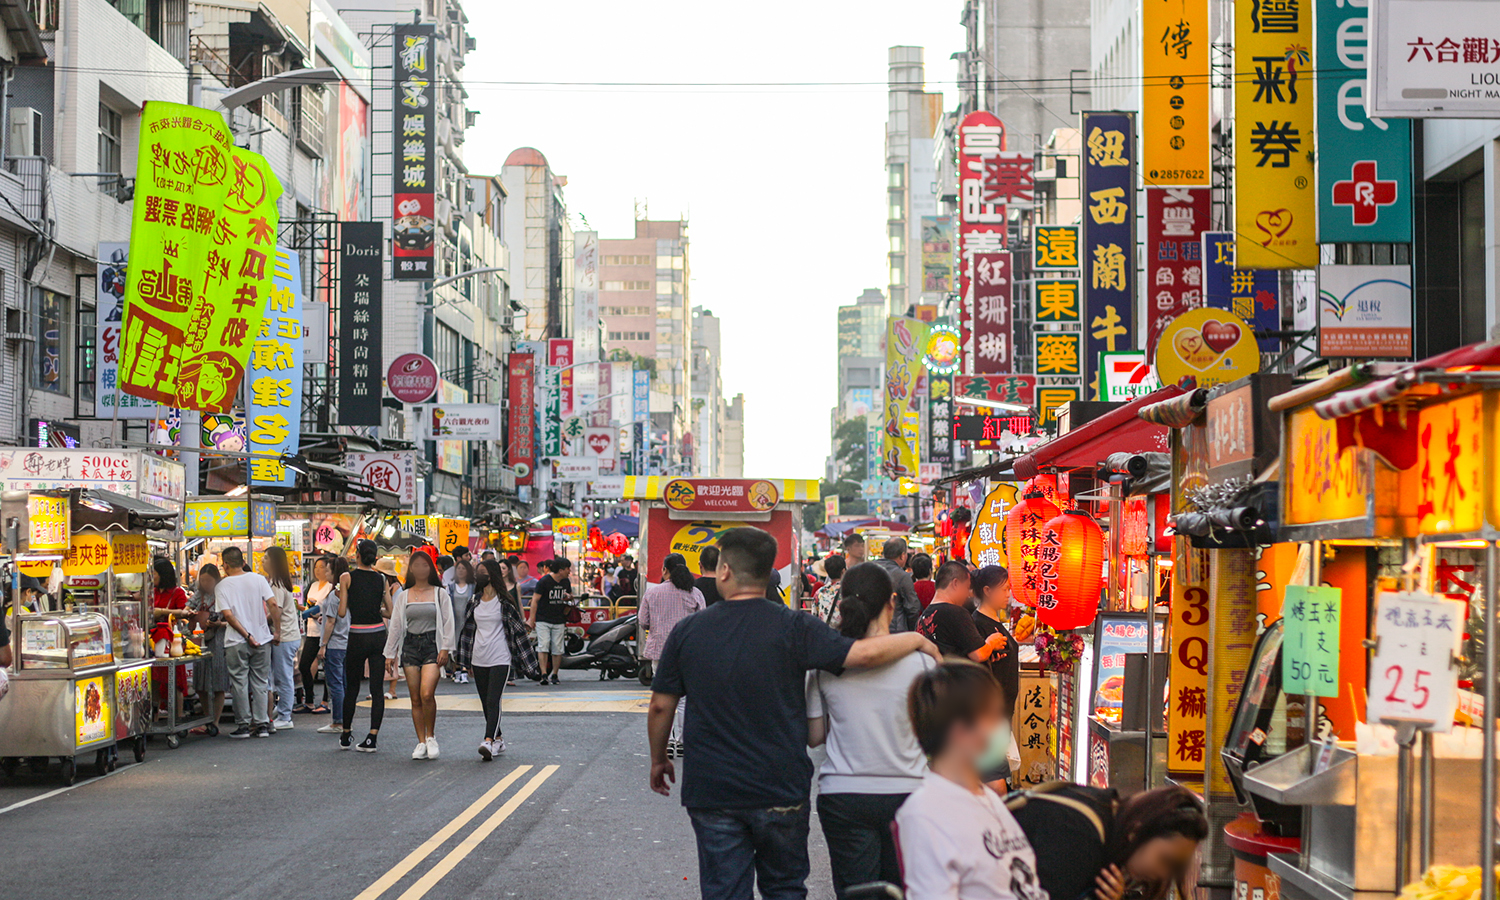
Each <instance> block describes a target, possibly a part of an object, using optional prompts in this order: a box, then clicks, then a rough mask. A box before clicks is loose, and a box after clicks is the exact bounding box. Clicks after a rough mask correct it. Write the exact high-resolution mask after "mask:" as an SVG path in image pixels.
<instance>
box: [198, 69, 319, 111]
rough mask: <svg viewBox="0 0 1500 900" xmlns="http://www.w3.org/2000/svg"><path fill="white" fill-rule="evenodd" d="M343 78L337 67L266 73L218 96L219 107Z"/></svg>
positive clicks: (237, 104) (222, 107) (229, 108)
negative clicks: (273, 73)
mask: <svg viewBox="0 0 1500 900" xmlns="http://www.w3.org/2000/svg"><path fill="white" fill-rule="evenodd" d="M342 80H343V76H342V75H340V74H339V72H338V70H337V69H333V68H326V69H293V70H291V71H290V72H282V73H280V74H277V75H267V76H266V77H265V78H261V79H258V80H256V81H252V82H250V83H249V84H247V85H245V86H244V87H240V88H235V89H234V90H232V91H230V92H229V93H227V94H225V95H224V96H222V97H220V98H219V109H221V110H223V111H224V112H229V111H230V110H232V109H234V108H235V107H239V106H244V105H245V104H246V103H249V102H250V101H252V100H259V99H260V98H261V97H264V96H265V95H267V94H274V93H276V92H277V91H284V90H288V89H290V88H295V87H303V86H305V85H318V84H336V83H338V82H340V81H342Z"/></svg>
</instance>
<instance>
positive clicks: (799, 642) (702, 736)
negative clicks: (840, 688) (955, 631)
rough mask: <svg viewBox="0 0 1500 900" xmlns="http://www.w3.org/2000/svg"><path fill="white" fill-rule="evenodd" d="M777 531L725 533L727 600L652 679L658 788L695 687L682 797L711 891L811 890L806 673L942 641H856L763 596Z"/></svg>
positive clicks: (683, 627) (692, 621)
mask: <svg viewBox="0 0 1500 900" xmlns="http://www.w3.org/2000/svg"><path fill="white" fill-rule="evenodd" d="M776 550H777V545H776V539H775V538H773V537H771V535H770V534H768V533H766V532H764V531H761V530H760V529H758V528H748V527H746V528H733V529H730V530H729V531H727V532H725V533H724V535H723V537H721V538H720V539H719V567H718V570H717V573H716V574H717V578H718V584H719V592H720V593H721V594H723V596H724V600H723V601H722V602H720V603H716V604H714V605H713V606H712V607H710V608H708V609H705V610H703V611H701V612H697V613H693V614H692V615H690V616H688V617H687V618H685V619H683V620H682V621H681V622H679V623H677V627H676V628H674V629H672V635H671V637H669V638H668V639H667V644H666V647H664V648H663V650H662V656H661V659H660V660H659V661H658V662H657V668H656V677H655V679H654V680H653V681H652V684H651V691H652V694H651V708H650V712H649V715H648V716H647V726H646V727H647V732H648V734H649V736H650V740H651V789H652V790H654V791H656V792H657V793H659V794H662V795H663V796H667V795H669V794H670V793H671V787H670V784H669V782H675V781H676V780H677V773H676V770H675V769H674V767H673V765H672V761H671V760H670V759H668V758H667V737H668V734H669V733H670V731H671V728H672V717H673V714H674V713H675V711H676V709H677V701H678V699H679V698H681V697H684V696H687V697H691V698H692V702H690V703H689V704H688V705H687V717H686V723H685V725H684V731H683V744H684V745H685V751H686V752H685V762H684V764H685V766H686V771H685V773H684V776H683V780H682V805H683V806H685V807H687V811H688V817H689V818H690V819H691V820H692V822H693V831H694V833H695V834H696V835H697V838H698V881H699V890H700V891H701V892H702V895H703V897H704V898H705V900H708V898H713V900H751V898H752V896H753V894H754V890H755V888H756V887H757V885H756V880H757V877H758V878H759V882H760V883H759V885H758V887H759V889H760V896H761V897H763V898H765V900H790V898H798V900H800V898H805V897H806V896H807V886H806V881H807V873H808V860H807V829H808V796H809V792H810V786H811V783H812V774H813V766H812V761H811V760H810V759H809V758H808V755H807V700H806V691H805V678H806V674H807V672H808V671H809V670H811V669H823V670H825V671H829V672H839V671H842V670H843V669H844V668H846V667H847V668H867V667H873V666H881V665H884V664H886V663H889V662H892V661H894V660H897V659H900V658H901V657H903V656H906V655H907V654H909V653H911V652H912V651H914V650H921V651H923V652H925V653H928V654H930V655H931V656H933V658H937V648H936V647H935V646H934V645H933V644H932V642H930V641H928V640H927V639H926V638H924V637H922V636H921V635H919V634H917V633H915V632H907V633H904V634H893V635H884V636H881V637H875V638H865V639H863V640H858V641H856V640H852V639H850V638H846V637H844V636H843V635H841V634H839V633H838V632H836V631H834V630H833V629H832V628H829V627H828V626H827V625H825V624H824V623H823V622H821V621H819V620H818V618H817V617H816V616H810V615H808V614H806V613H804V612H800V611H797V610H792V609H789V608H787V607H786V606H785V605H784V604H781V603H773V602H772V601H770V600H767V599H766V596H765V595H766V587H767V586H768V585H769V584H770V581H771V572H772V570H773V568H774V566H775V564H776Z"/></svg>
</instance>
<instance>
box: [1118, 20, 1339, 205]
mask: <svg viewBox="0 0 1500 900" xmlns="http://www.w3.org/2000/svg"><path fill="white" fill-rule="evenodd" d="M1252 2H1253V0H1252ZM1304 2H1310V0H1304ZM1141 20H1142V27H1141V38H1142V41H1143V42H1144V46H1143V47H1142V49H1141V69H1142V72H1143V74H1144V76H1145V77H1144V78H1143V79H1142V81H1141V169H1142V171H1143V172H1144V173H1145V176H1146V185H1147V186H1148V187H1149V186H1152V185H1173V186H1176V185H1184V186H1203V187H1207V186H1208V184H1209V136H1208V113H1209V99H1208V88H1209V78H1208V73H1209V60H1208V49H1209V19H1208V0H1152V2H1149V3H1146V4H1144V5H1143V6H1142V7H1141Z"/></svg>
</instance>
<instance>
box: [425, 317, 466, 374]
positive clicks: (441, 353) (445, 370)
mask: <svg viewBox="0 0 1500 900" xmlns="http://www.w3.org/2000/svg"><path fill="white" fill-rule="evenodd" d="M432 337H433V341H432V350H433V353H432V361H433V362H435V363H437V367H438V372H439V373H441V375H442V377H444V378H446V379H448V380H449V381H455V382H456V381H461V380H462V379H460V378H459V377H458V375H459V374H460V373H459V369H461V368H462V367H463V361H462V359H461V358H460V356H459V353H460V348H459V344H460V339H459V336H458V332H457V331H455V330H453V329H452V328H449V327H448V326H447V325H444V324H443V323H442V322H438V323H437V328H436V329H434V332H433V336H432Z"/></svg>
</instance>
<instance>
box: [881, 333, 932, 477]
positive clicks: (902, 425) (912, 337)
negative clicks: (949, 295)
mask: <svg viewBox="0 0 1500 900" xmlns="http://www.w3.org/2000/svg"><path fill="white" fill-rule="evenodd" d="M886 322H887V324H886V339H885V402H884V405H883V408H884V410H885V416H884V421H885V437H884V440H883V441H882V442H881V472H882V474H884V475H885V476H886V477H888V478H915V477H916V475H917V465H918V463H917V456H918V454H917V443H918V439H917V437H916V436H915V435H914V434H913V433H912V432H913V431H915V429H910V430H909V429H908V428H907V427H906V422H907V419H908V418H909V417H911V416H912V415H913V414H914V413H915V411H916V409H917V406H918V403H919V400H918V397H917V385H918V383H919V382H920V381H921V380H922V374H923V373H922V362H921V354H922V350H921V348H922V346H923V345H924V344H925V343H926V342H927V323H926V322H921V321H918V320H916V319H909V318H903V317H900V316H891V317H890V318H889V319H887V320H886Z"/></svg>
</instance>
